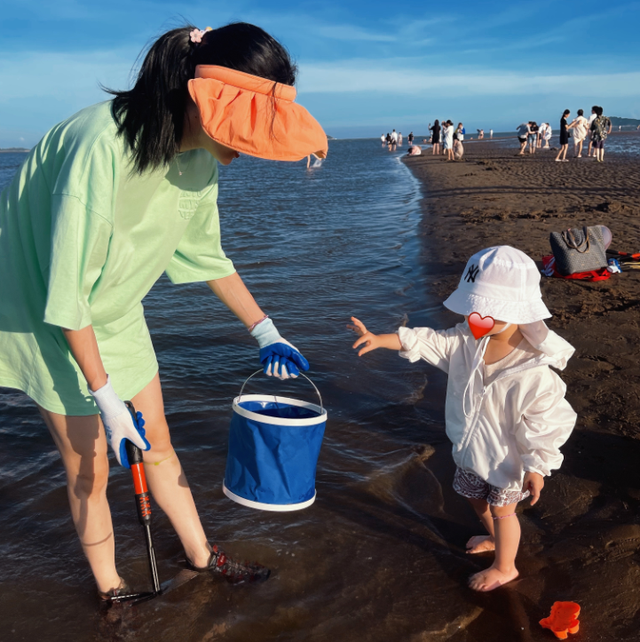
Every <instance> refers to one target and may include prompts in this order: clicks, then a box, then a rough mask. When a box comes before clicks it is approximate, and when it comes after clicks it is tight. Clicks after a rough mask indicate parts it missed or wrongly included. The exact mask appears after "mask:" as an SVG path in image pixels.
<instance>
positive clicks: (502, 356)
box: [347, 245, 576, 591]
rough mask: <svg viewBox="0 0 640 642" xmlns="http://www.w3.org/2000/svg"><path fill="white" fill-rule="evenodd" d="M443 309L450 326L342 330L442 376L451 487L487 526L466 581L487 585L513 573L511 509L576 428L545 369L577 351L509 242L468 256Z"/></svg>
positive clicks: (473, 542)
mask: <svg viewBox="0 0 640 642" xmlns="http://www.w3.org/2000/svg"><path fill="white" fill-rule="evenodd" d="M444 305H445V307H447V308H448V309H449V310H451V311H452V312H455V313H456V314H460V315H463V316H464V318H465V320H464V321H463V322H461V323H459V324H458V325H456V326H454V327H453V328H449V329H448V330H432V329H431V328H408V327H400V328H398V331H397V333H395V334H380V335H376V334H373V333H372V332H369V331H368V330H367V328H366V327H365V325H364V324H363V323H362V322H361V321H359V320H358V319H356V318H355V317H352V318H351V321H352V323H351V324H349V325H348V326H347V327H348V328H350V329H352V330H353V331H354V332H355V333H356V334H357V335H358V337H359V338H358V339H357V341H356V342H355V343H354V344H353V348H354V349H358V348H360V350H359V352H358V356H362V355H364V354H366V353H368V352H371V351H372V350H376V349H377V348H387V349H389V350H398V351H399V353H400V356H401V357H404V358H405V359H408V360H409V361H410V362H411V363H414V362H416V361H418V360H420V359H422V360H424V361H426V362H427V363H429V364H431V365H433V366H435V367H437V368H439V369H440V370H443V371H444V372H446V373H447V374H448V377H449V380H448V383H447V394H446V400H445V423H446V432H447V436H448V437H449V439H450V440H451V442H452V443H453V459H454V462H455V464H456V472H455V475H454V478H453V488H454V490H455V491H456V492H457V493H459V494H460V495H462V496H463V497H466V498H467V499H468V501H469V502H470V504H471V506H472V507H473V509H474V511H475V512H476V514H477V516H478V517H479V518H480V521H481V522H482V524H483V526H484V527H485V529H486V531H487V535H478V536H475V537H472V538H471V539H470V540H469V541H468V542H467V552H468V553H471V554H475V553H486V552H489V551H495V558H494V562H493V564H492V565H491V566H490V567H489V568H488V569H486V570H483V571H480V572H478V573H475V574H474V575H472V576H471V578H470V580H469V586H470V587H471V588H472V589H474V590H476V591H492V590H494V589H496V588H498V587H499V586H502V585H504V584H507V583H508V582H511V581H513V580H515V579H516V578H517V577H518V570H517V568H516V566H515V560H516V555H517V552H518V546H519V543H520V524H519V521H518V516H517V514H516V508H517V505H518V503H519V502H521V501H522V500H524V499H526V498H527V497H529V496H530V497H531V504H532V505H533V504H535V503H536V502H537V501H538V499H539V498H540V493H541V491H542V489H543V487H544V478H545V477H547V476H549V475H550V474H551V471H552V470H555V469H558V468H559V467H560V465H561V463H562V460H563V456H562V453H561V452H560V447H561V446H562V445H563V444H564V443H565V442H566V441H567V439H568V438H569V436H570V434H571V432H572V430H573V428H574V426H575V422H576V413H575V412H574V411H573V409H572V408H571V406H570V405H569V403H568V402H567V400H566V399H565V398H564V397H565V391H566V387H565V384H564V383H563V382H562V380H561V379H560V377H559V376H558V375H557V374H556V373H555V372H553V370H551V368H550V366H552V367H553V368H556V369H558V370H563V369H564V368H565V366H566V364H567V361H568V360H569V358H570V357H571V355H572V354H573V352H574V349H573V347H572V346H571V345H570V344H569V343H567V342H566V341H565V340H564V339H562V338H561V337H559V336H558V335H557V334H556V333H555V332H553V331H552V330H549V328H548V327H547V326H546V324H545V323H544V321H543V319H547V318H549V317H550V316H551V314H550V312H549V310H548V309H547V307H546V306H545V304H544V302H543V301H542V294H541V292H540V272H539V271H538V268H537V266H536V264H535V263H534V261H533V260H532V259H530V258H529V257H528V256H527V255H526V254H524V253H523V252H520V250H516V249H515V248H512V247H509V246H504V245H503V246H497V247H490V248H488V249H485V250H481V251H480V252H477V253H476V254H474V255H473V256H472V257H471V258H470V259H469V261H468V262H467V265H466V267H465V269H464V272H463V273H462V276H461V278H460V282H459V285H458V288H457V289H456V290H455V291H454V292H453V294H451V296H450V297H449V298H448V299H447V300H446V301H445V302H444Z"/></svg>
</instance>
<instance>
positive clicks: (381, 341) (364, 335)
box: [347, 317, 402, 357]
mask: <svg viewBox="0 0 640 642" xmlns="http://www.w3.org/2000/svg"><path fill="white" fill-rule="evenodd" d="M351 320H352V321H353V324H351V323H348V324H347V328H349V329H350V330H353V331H354V332H355V333H356V334H357V335H358V336H359V337H360V338H359V339H358V340H357V341H356V342H355V343H354V344H353V345H352V346H351V347H352V348H354V349H355V348H358V347H359V346H364V347H363V348H362V350H360V352H358V356H359V357H361V356H362V355H363V354H366V353H367V352H371V351H372V350H376V349H377V348H388V349H389V350H402V344H401V343H400V339H399V338H398V335H397V334H373V332H369V331H368V330H367V328H365V325H364V323H362V321H360V320H359V319H356V318H355V317H351Z"/></svg>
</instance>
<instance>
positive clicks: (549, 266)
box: [541, 254, 612, 281]
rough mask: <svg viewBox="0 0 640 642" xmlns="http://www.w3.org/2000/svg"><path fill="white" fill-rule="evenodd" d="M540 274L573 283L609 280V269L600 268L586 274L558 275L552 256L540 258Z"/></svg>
mask: <svg viewBox="0 0 640 642" xmlns="http://www.w3.org/2000/svg"><path fill="white" fill-rule="evenodd" d="M541 271H542V274H544V275H545V276H552V277H555V278H556V279H572V280H574V281H606V280H607V279H609V278H611V274H612V273H611V272H610V271H609V268H601V269H600V270H589V271H588V272H576V273H575V274H568V275H567V276H565V275H563V274H560V272H558V268H557V266H556V260H555V258H554V257H553V254H549V256H543V257H542V270H541Z"/></svg>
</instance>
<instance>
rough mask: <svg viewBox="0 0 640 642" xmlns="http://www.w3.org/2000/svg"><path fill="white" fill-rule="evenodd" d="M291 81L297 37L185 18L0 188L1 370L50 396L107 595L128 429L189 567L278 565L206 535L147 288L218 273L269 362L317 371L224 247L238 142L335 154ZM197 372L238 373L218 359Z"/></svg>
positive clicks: (114, 585) (88, 550)
mask: <svg viewBox="0 0 640 642" xmlns="http://www.w3.org/2000/svg"><path fill="white" fill-rule="evenodd" d="M256 74H257V75H256ZM294 82H295V65H293V63H292V62H291V59H290V57H289V55H288V53H287V51H286V49H285V48H284V47H283V46H282V45H281V44H280V43H278V42H277V41H276V40H274V39H273V38H272V37H271V36H270V35H269V34H267V33H266V32H264V31H263V30H262V29H260V28H259V27H256V26H253V25H250V24H246V23H235V24H230V25H227V26H224V27H221V28H219V29H214V30H211V29H209V28H207V29H206V30H201V29H197V28H195V27H193V26H186V27H182V28H178V29H173V30H171V31H168V32H167V33H165V34H164V35H162V36H160V38H158V40H156V41H155V43H153V45H152V46H151V48H150V49H149V51H148V53H147V54H146V56H145V58H144V60H143V62H142V65H141V67H140V71H139V73H138V75H137V78H136V80H135V84H134V86H133V88H131V89H129V90H125V91H113V90H109V93H110V94H112V95H113V99H112V100H111V101H108V102H102V103H99V104H97V105H94V106H91V107H88V108H86V109H83V110H82V111H80V112H78V113H77V114H75V115H74V116H71V117H70V118H69V119H68V120H66V121H64V122H63V123H60V124H59V125H56V126H55V127H53V129H51V130H50V131H49V133H48V134H47V135H46V136H45V137H44V138H43V139H42V140H41V141H40V142H39V143H38V145H37V146H36V147H35V148H34V149H33V150H32V152H31V153H30V155H29V156H28V157H27V158H26V160H25V162H24V164H23V166H22V167H21V168H20V169H19V170H18V172H17V174H16V176H15V178H14V179H13V181H12V183H11V184H10V185H9V186H8V187H7V188H6V189H5V190H4V191H3V192H2V195H1V197H0V301H1V302H2V303H1V304H0V386H6V387H10V388H17V389H19V390H22V391H23V392H25V393H26V394H27V395H29V396H30V397H31V399H32V400H33V401H34V402H35V403H36V404H37V406H38V409H39V411H40V414H41V415H42V417H43V420H44V423H45V424H46V426H47V428H48V429H49V431H50V433H51V435H52V437H53V441H54V442H55V445H56V447H57V449H58V451H59V453H60V455H61V457H62V462H63V464H64V469H65V472H66V478H67V490H68V498H69V502H70V505H71V513H72V519H73V521H74V524H75V527H76V531H77V533H78V537H79V539H80V544H81V545H82V549H83V551H84V553H85V555H86V558H87V560H88V562H89V565H90V567H91V571H92V572H93V575H94V578H95V580H96V584H97V588H98V592H99V595H100V597H101V598H102V599H104V600H109V599H110V598H113V597H119V596H120V597H121V596H122V595H123V594H127V593H129V592H130V591H129V589H128V587H127V585H126V583H125V581H124V580H123V579H122V577H120V575H119V573H118V571H117V568H116V561H115V538H114V531H113V525H112V521H111V513H110V510H109V504H108V501H107V482H108V477H109V459H108V446H110V447H111V448H112V450H113V452H114V453H115V457H116V459H117V462H118V464H122V465H123V466H125V467H128V466H129V461H128V459H127V454H126V449H125V444H126V443H127V441H130V442H132V443H133V444H135V445H137V446H138V447H139V448H140V449H141V450H143V451H144V463H145V464H146V466H145V469H146V476H147V481H148V484H149V489H150V491H151V493H152V494H153V497H154V500H155V501H156V502H157V504H158V506H160V508H161V509H162V510H163V511H164V513H165V515H166V516H167V517H168V519H169V520H170V522H171V524H172V526H173V527H174V529H175V531H176V533H177V535H178V537H179V539H180V542H181V544H182V546H183V548H184V553H185V556H186V561H187V564H188V565H189V566H190V567H191V568H193V569H194V570H196V571H198V572H207V573H214V574H221V575H222V576H224V577H226V578H227V579H229V580H230V581H234V582H244V581H253V580H261V579H266V578H267V577H268V575H269V571H268V569H266V568H264V567H263V566H260V565H258V564H241V563H238V562H236V561H234V560H232V559H231V558H229V557H227V556H226V555H225V554H224V552H223V551H222V550H221V549H220V548H218V546H217V545H212V544H210V543H209V540H208V538H207V536H206V534H205V531H204V528H203V526H202V524H201V522H200V518H199V516H198V512H197V510H196V506H195V503H194V499H193V496H192V494H191V490H190V488H189V484H188V482H187V478H186V476H185V473H184V471H183V469H182V466H181V464H180V461H179V459H178V456H177V454H176V452H175V450H174V448H173V446H172V443H171V435H170V431H169V425H168V423H167V418H166V417H165V413H164V406H163V397H162V387H161V383H160V377H159V375H158V362H157V360H156V355H155V352H154V349H153V345H152V342H151V337H150V335H149V331H148V329H147V325H146V322H145V317H144V310H143V306H142V300H143V298H144V297H145V295H146V294H147V292H149V290H150V289H151V287H152V286H153V284H154V283H155V282H156V280H157V279H158V278H160V277H161V276H162V275H163V274H165V273H166V275H167V276H168V277H169V279H170V280H171V281H172V282H173V283H192V282H206V283H207V285H208V286H209V288H210V289H211V291H212V292H213V293H214V294H215V295H216V296H217V297H218V298H219V299H220V300H221V301H222V302H223V303H224V304H225V305H226V306H227V307H228V308H229V310H230V311H231V312H232V313H234V314H235V315H236V316H237V317H238V318H239V320H240V322H241V323H242V324H244V326H245V327H246V328H247V330H248V331H249V333H250V334H251V336H252V337H253V338H254V339H255V340H256V341H257V344H258V345H257V347H259V349H260V354H259V360H260V362H261V364H262V366H263V368H264V371H265V374H270V375H274V376H277V377H280V378H288V377H289V376H290V375H291V376H295V375H296V374H298V372H299V370H307V369H308V367H309V364H308V363H307V361H306V359H305V358H304V357H303V356H302V355H301V354H300V352H299V351H298V350H297V349H296V348H295V347H294V346H292V345H291V344H290V343H288V342H287V341H285V340H284V339H283V338H282V337H281V336H280V334H279V333H278V331H277V330H276V327H275V325H274V324H273V322H272V321H271V319H269V318H268V317H267V315H266V314H265V313H264V312H263V311H262V309H261V308H260V307H259V306H258V304H257V303H256V301H255V300H254V298H253V296H252V295H251V293H250V292H249V290H248V289H247V287H246V285H245V284H244V282H243V281H242V279H241V278H240V276H239V275H238V273H237V272H236V269H235V267H234V265H233V263H232V262H231V260H230V259H229V258H227V257H226V256H225V253H224V251H223V250H222V246H221V239H220V225H219V217H218V207H217V195H218V163H220V164H222V165H229V164H230V163H231V162H232V161H233V160H234V159H235V158H237V157H238V156H239V155H240V152H242V153H245V154H248V155H250V156H254V157H257V158H263V159H270V160H279V161H284V160H286V161H300V160H302V159H303V158H305V157H306V156H308V155H309V154H311V153H312V152H313V153H315V154H316V155H317V156H319V157H324V156H326V153H327V149H328V147H327V136H326V134H325V133H324V132H323V130H322V128H321V127H320V125H319V123H318V122H317V121H316V120H314V119H313V118H312V116H311V115H310V114H309V113H308V112H307V111H306V110H305V109H304V108H303V107H301V106H300V105H298V104H297V103H295V102H293V101H294V98H295V94H296V90H295V89H294V87H293V85H294ZM238 198H240V199H241V198H242V193H240V194H239V195H238ZM264 225H265V228H264V229H265V231H266V230H267V228H268V227H269V226H277V225H278V221H277V220H276V219H275V218H274V219H273V220H271V221H269V222H268V223H267V222H265V224H264ZM265 233H266V232H265ZM183 296H186V291H183ZM166 313H167V315H173V316H174V317H175V318H176V319H179V318H180V316H181V315H182V313H181V312H180V311H179V310H177V309H171V308H169V309H167V312H166ZM185 322H186V323H188V322H189V319H188V315H187V316H186V317H185ZM209 336H210V337H216V330H215V322H214V321H212V325H211V332H210V335H209ZM216 340H220V341H223V340H224V339H223V337H217V338H216ZM234 340H235V339H234ZM256 352H257V351H256ZM257 356H258V355H257V354H256V357H257ZM185 358H186V356H185ZM256 360H257V359H256ZM194 376H196V377H198V376H201V377H209V376H213V377H224V376H226V375H223V374H222V371H221V370H220V369H219V368H218V367H217V366H216V365H215V364H212V368H211V369H210V370H209V371H208V372H207V373H204V372H196V371H194ZM185 385H188V383H187V380H186V379H185ZM124 400H131V401H132V402H133V404H134V406H135V408H136V409H137V410H138V411H139V412H138V414H137V415H136V416H133V415H132V414H131V413H130V412H129V409H128V408H127V406H126V405H125V403H124ZM142 417H144V419H142ZM143 426H144V428H143ZM203 439H205V437H204V436H203ZM202 456H205V454H204V453H202ZM28 546H29V543H28V542H27V541H25V551H24V553H23V554H24V555H28V554H29V551H28V550H27V549H28ZM41 557H42V555H39V556H37V558H34V560H36V559H37V560H38V561H37V562H34V563H38V564H42V561H40V558H41Z"/></svg>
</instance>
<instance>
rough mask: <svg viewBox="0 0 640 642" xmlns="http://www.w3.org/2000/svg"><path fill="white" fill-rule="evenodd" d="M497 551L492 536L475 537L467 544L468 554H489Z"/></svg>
mask: <svg viewBox="0 0 640 642" xmlns="http://www.w3.org/2000/svg"><path fill="white" fill-rule="evenodd" d="M495 550H496V543H495V540H494V539H493V537H491V536H490V535H474V536H473V537H472V538H471V539H470V540H469V541H468V542H467V553H488V552H489V551H495Z"/></svg>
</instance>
